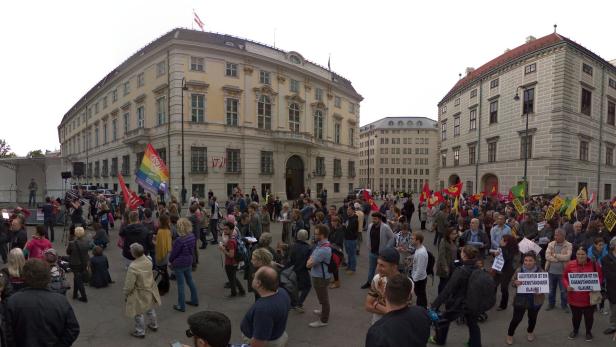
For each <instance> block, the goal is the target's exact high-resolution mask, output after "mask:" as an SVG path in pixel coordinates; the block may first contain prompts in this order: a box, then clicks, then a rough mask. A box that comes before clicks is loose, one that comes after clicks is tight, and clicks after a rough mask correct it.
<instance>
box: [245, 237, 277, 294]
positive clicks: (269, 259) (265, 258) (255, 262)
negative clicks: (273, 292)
mask: <svg viewBox="0 0 616 347" xmlns="http://www.w3.org/2000/svg"><path fill="white" fill-rule="evenodd" d="M250 263H251V265H252V266H251V269H250V273H249V276H248V288H252V279H253V278H254V274H255V273H256V272H257V270H259V268H260V267H263V266H273V265H274V255H273V254H272V252H270V251H269V250H268V249H267V248H257V249H255V250H254V251H253V252H252V256H251V257H250ZM253 293H254V295H255V301H257V299H259V293H257V291H256V290H253Z"/></svg>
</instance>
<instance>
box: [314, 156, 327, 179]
mask: <svg viewBox="0 0 616 347" xmlns="http://www.w3.org/2000/svg"><path fill="white" fill-rule="evenodd" d="M315 175H316V176H325V158H324V157H316V170H315Z"/></svg>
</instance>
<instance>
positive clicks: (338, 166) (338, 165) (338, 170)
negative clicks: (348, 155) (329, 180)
mask: <svg viewBox="0 0 616 347" xmlns="http://www.w3.org/2000/svg"><path fill="white" fill-rule="evenodd" d="M340 176H342V160H340V159H334V177H340Z"/></svg>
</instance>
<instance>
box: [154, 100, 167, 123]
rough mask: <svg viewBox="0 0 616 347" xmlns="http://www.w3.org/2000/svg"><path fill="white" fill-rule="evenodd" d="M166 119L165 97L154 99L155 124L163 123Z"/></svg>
mask: <svg viewBox="0 0 616 347" xmlns="http://www.w3.org/2000/svg"><path fill="white" fill-rule="evenodd" d="M166 120H167V103H166V102H165V97H161V98H158V99H156V124H157V125H162V124H165V123H166Z"/></svg>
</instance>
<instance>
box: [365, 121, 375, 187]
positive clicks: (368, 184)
mask: <svg viewBox="0 0 616 347" xmlns="http://www.w3.org/2000/svg"><path fill="white" fill-rule="evenodd" d="M377 137H378V136H377V135H376V134H375V135H374V138H375V139H376V138H377ZM375 146H376V145H375ZM366 188H368V189H372V188H371V186H370V132H368V183H367V184H366Z"/></svg>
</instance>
